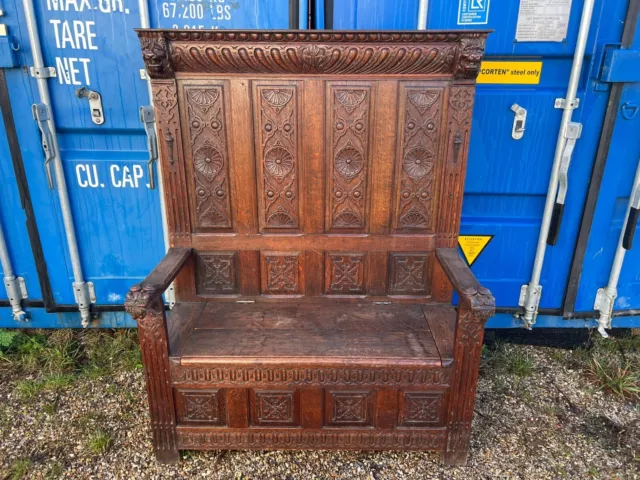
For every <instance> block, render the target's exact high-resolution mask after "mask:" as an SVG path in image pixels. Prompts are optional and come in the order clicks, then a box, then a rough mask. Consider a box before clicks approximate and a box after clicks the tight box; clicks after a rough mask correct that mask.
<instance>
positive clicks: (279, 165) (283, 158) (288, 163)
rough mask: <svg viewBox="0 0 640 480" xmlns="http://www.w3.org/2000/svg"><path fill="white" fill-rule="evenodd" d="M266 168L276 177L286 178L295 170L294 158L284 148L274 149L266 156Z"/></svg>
mask: <svg viewBox="0 0 640 480" xmlns="http://www.w3.org/2000/svg"><path fill="white" fill-rule="evenodd" d="M264 166H265V167H267V170H269V172H271V175H275V176H276V177H284V176H285V175H286V174H288V173H289V172H290V171H291V169H292V168H293V156H292V155H291V153H290V152H289V150H287V149H286V148H284V147H273V148H271V149H269V150H267V153H265V155H264Z"/></svg>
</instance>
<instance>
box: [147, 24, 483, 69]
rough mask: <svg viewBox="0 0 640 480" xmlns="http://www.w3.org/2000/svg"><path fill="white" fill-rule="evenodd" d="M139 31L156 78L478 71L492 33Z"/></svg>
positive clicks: (149, 66) (149, 65)
mask: <svg viewBox="0 0 640 480" xmlns="http://www.w3.org/2000/svg"><path fill="white" fill-rule="evenodd" d="M138 35H139V36H140V41H141V43H142V45H143V49H144V51H145V52H146V53H145V55H144V60H145V65H146V67H147V71H148V72H149V74H150V76H151V78H168V77H170V76H172V75H173V72H174V71H177V72H198V73H200V72H209V73H276V74H278V73H311V74H314V73H323V74H376V73H383V74H389V73H394V74H421V75H428V74H445V75H446V74H450V75H454V76H455V78H457V79H473V78H475V76H476V75H477V73H478V70H479V68H480V58H481V54H482V51H483V48H484V42H485V38H486V33H484V32H425V33H416V32H393V33H389V32H322V33H315V32H252V31H241V32H237V31H236V32H224V31H217V32H212V31H195V30H194V31H188V32H187V31H181V32H176V31H172V30H165V31H141V32H139V33H138ZM354 44H355V45H358V47H359V48H354ZM161 50H164V55H163V54H162V52H161ZM168 58H170V61H169V60H168Z"/></svg>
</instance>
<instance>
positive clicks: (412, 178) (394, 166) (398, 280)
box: [139, 30, 486, 302]
mask: <svg viewBox="0 0 640 480" xmlns="http://www.w3.org/2000/svg"><path fill="white" fill-rule="evenodd" d="M139 36H140V41H141V44H142V51H143V57H144V60H145V64H146V68H147V71H148V73H149V75H150V77H151V79H152V86H153V101H154V104H155V107H156V117H157V122H158V134H159V142H160V150H161V161H162V168H163V182H164V190H165V201H166V205H167V219H168V224H169V225H168V226H169V231H170V238H171V243H172V245H174V246H192V247H194V248H195V249H196V250H197V252H198V254H197V256H196V258H197V260H196V262H195V264H194V265H193V268H191V269H187V272H186V273H185V274H183V275H181V276H180V277H179V279H178V281H177V285H176V287H177V293H178V298H180V299H183V300H189V299H195V298H196V297H198V298H210V299H213V300H216V299H219V300H227V299H238V297H241V298H246V299H251V300H262V299H264V300H267V301H268V300H270V299H280V300H281V299H283V298H293V299H296V298H300V297H314V298H327V299H329V300H330V301H335V300H336V299H346V300H348V299H357V301H366V300H373V301H380V300H384V299H385V298H387V299H388V297H390V296H391V297H393V298H394V299H396V300H398V301H409V302H413V301H416V302H424V301H428V300H435V301H448V300H449V299H450V295H451V293H450V291H449V287H448V282H447V281H446V280H445V277H444V273H443V272H442V270H441V269H440V268H439V266H438V265H437V262H435V258H434V251H435V248H436V247H452V246H455V245H456V243H457V234H458V227H459V222H460V210H461V202H462V191H463V186H464V174H465V168H466V160H467V148H468V144H469V132H470V127H471V112H472V108H473V98H474V88H475V87H474V83H475V77H476V75H477V72H478V68H479V65H480V60H481V58H482V54H483V51H484V42H485V38H486V32H479V31H465V32H407V33H399V32H389V33H386V32H375V33H374V32H337V31H336V32H302V31H300V32H256V31H176V30H170V31H163V30H140V31H139Z"/></svg>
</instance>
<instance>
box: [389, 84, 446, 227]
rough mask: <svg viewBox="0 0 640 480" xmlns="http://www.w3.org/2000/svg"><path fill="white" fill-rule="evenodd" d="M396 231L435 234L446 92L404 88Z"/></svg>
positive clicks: (412, 87)
mask: <svg viewBox="0 0 640 480" xmlns="http://www.w3.org/2000/svg"><path fill="white" fill-rule="evenodd" d="M402 91H403V92H404V93H403V95H404V102H403V103H401V105H403V107H402V109H401V111H400V116H401V121H400V125H401V128H402V133H401V141H400V147H399V152H398V154H399V156H400V159H399V161H398V162H397V164H398V173H397V178H398V179H399V187H398V189H397V204H396V209H395V215H394V228H396V229H399V230H409V231H428V232H430V231H433V227H434V218H435V216H436V215H435V214H434V203H435V201H436V199H435V193H436V187H437V172H438V168H439V165H438V160H439V147H440V142H439V139H440V134H441V133H440V130H441V128H440V125H441V122H442V97H443V91H442V89H439V88H433V87H431V88H428V87H427V86H424V87H420V86H410V87H409V86H405V87H404V88H403V90H402Z"/></svg>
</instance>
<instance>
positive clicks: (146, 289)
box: [124, 247, 191, 320]
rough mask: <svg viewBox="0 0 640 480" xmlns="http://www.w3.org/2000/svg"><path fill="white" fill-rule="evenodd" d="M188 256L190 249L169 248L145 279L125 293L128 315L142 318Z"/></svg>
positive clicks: (169, 283) (178, 271) (160, 295)
mask: <svg viewBox="0 0 640 480" xmlns="http://www.w3.org/2000/svg"><path fill="white" fill-rule="evenodd" d="M190 256H191V248H187V247H180V248H170V249H169V251H168V252H167V254H166V255H165V256H164V258H163V259H162V260H160V263H158V265H156V267H155V268H154V269H153V271H152V272H151V273H150V274H149V275H148V276H147V278H145V279H144V280H143V281H142V282H141V283H138V284H136V285H134V286H133V287H131V289H130V290H129V293H127V299H126V301H125V302H124V306H125V309H126V310H127V312H128V313H129V315H131V316H132V317H133V318H134V319H136V320H138V319H140V318H142V317H144V316H145V315H146V313H147V310H148V309H149V307H150V305H151V304H152V303H153V302H154V301H155V300H158V299H160V298H161V297H162V294H163V293H164V292H165V290H166V289H167V288H169V285H171V282H173V280H174V279H175V278H176V276H177V275H178V273H180V270H181V269H182V267H183V266H184V264H185V263H186V262H187V260H188V259H189V257H190Z"/></svg>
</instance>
